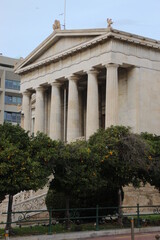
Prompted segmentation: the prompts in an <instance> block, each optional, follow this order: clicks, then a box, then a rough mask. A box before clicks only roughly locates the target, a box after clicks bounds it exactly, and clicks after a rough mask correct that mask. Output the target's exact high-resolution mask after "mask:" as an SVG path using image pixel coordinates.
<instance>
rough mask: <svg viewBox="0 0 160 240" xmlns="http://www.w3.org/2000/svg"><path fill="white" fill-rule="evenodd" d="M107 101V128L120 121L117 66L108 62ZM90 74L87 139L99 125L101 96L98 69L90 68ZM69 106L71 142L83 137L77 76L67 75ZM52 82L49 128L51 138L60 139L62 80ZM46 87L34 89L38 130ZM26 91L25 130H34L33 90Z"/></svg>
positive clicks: (42, 120) (88, 82) (38, 129)
mask: <svg viewBox="0 0 160 240" xmlns="http://www.w3.org/2000/svg"><path fill="white" fill-rule="evenodd" d="M105 67H106V100H105V101H106V103H105V128H107V127H109V126H111V125H117V124H118V65H116V64H107V65H106V66H105ZM86 74H87V110H86V129H85V132H86V136H85V137H86V139H88V138H89V136H90V135H92V134H93V133H94V132H95V131H97V129H98V128H99V98H98V77H97V75H98V71H97V70H96V69H94V68H93V69H90V70H89V71H87V72H86ZM67 79H68V106H67V109H68V111H67V125H66V127H67V141H72V140H74V139H76V138H78V137H81V136H80V126H79V122H80V111H79V95H78V81H79V78H78V77H77V75H75V74H73V75H72V76H70V77H68V78H67ZM54 81H55V82H53V83H51V108H50V121H49V122H50V128H49V129H50V131H49V136H50V137H51V138H52V139H56V140H58V139H61V131H62V126H61V123H62V119H61V118H62V114H61V106H62V102H61V83H60V82H58V81H57V82H56V79H55V80H54ZM44 90H45V88H44V87H43V86H39V87H37V88H36V89H35V92H36V105H35V129H34V132H35V133H36V132H37V131H40V132H44V125H45V124H44V121H45V120H44V115H45V106H44ZM22 94H23V107H22V109H23V113H24V129H25V130H27V131H31V93H30V92H29V91H27V90H26V91H25V92H23V93H22Z"/></svg>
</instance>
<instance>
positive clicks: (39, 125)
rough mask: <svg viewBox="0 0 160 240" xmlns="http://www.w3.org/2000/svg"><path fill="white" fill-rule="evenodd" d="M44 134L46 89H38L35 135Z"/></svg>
mask: <svg viewBox="0 0 160 240" xmlns="http://www.w3.org/2000/svg"><path fill="white" fill-rule="evenodd" d="M38 131H39V132H44V88H43V87H38V88H36V109H35V134H36V133H37V132H38Z"/></svg>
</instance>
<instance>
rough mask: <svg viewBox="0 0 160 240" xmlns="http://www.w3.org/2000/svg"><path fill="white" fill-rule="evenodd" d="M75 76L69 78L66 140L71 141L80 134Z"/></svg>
mask: <svg viewBox="0 0 160 240" xmlns="http://www.w3.org/2000/svg"><path fill="white" fill-rule="evenodd" d="M77 80H78V79H77V77H75V76H72V77H70V78H69V93H68V118H67V141H68V142H70V141H73V140H75V139H76V138H78V137H79V136H80V130H79V98H78V86H77Z"/></svg>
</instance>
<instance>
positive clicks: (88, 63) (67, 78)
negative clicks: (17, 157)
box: [16, 27, 160, 142]
mask: <svg viewBox="0 0 160 240" xmlns="http://www.w3.org/2000/svg"><path fill="white" fill-rule="evenodd" d="M159 49H160V44H159V43H158V42H157V41H154V40H152V39H148V38H146V39H145V38H143V39H142V37H141V36H137V35H133V34H128V33H125V32H121V31H117V30H115V29H112V28H110V27H108V28H106V29H93V30H55V31H54V32H53V33H52V34H51V35H50V37H49V38H47V39H46V40H45V41H44V42H43V43H42V44H41V45H40V46H39V47H38V48H36V49H35V51H33V52H32V53H31V54H30V55H29V56H28V57H27V58H26V59H25V60H24V61H23V62H22V63H21V64H20V65H19V66H18V67H17V69H16V73H19V74H20V75H21V82H22V84H21V91H22V94H23V113H24V128H25V130H28V131H30V132H31V133H32V132H34V133H35V134H36V133H37V131H40V132H44V133H46V134H48V135H49V136H50V137H51V138H52V139H61V140H64V141H69V142H70V141H74V140H75V139H77V138H81V137H83V138H85V139H88V138H89V137H90V136H91V135H92V134H93V133H94V132H96V131H97V129H99V128H101V127H103V128H107V127H109V126H111V125H126V126H130V127H131V128H132V130H133V131H135V132H141V131H149V132H153V133H159V131H160V130H159V129H160V126H159V122H160V110H158V108H156V109H155V110H154V109H153V108H152V107H150V105H149V104H148V105H146V102H148V99H149V98H150V101H152V103H153V105H156V104H157V103H156V101H158V99H159V101H160V97H159V94H158V93H157V92H156V90H154V89H159V88H160V77H159V76H160V51H159ZM148 53H149V54H148ZM153 62H154V64H153ZM152 76H154V79H155V84H156V85H157V88H156V87H155V88H154V89H153V91H151V90H152V87H151V88H150V86H153V84H152V82H151V81H152ZM153 92H154V93H153ZM33 93H34V95H35V105H34V107H33V104H32V96H33ZM152 94H156V98H154V99H153V98H152ZM156 99H157V100H156ZM147 108H149V109H148V110H147V111H146V109H147ZM149 112H150V113H151V114H149ZM151 116H153V118H152V119H151ZM31 119H32V120H33V121H31ZM158 119H159V120H158ZM31 122H34V124H33V123H31ZM144 122H145V124H144ZM151 122H152V123H153V122H154V123H153V124H151ZM33 125H34V126H33Z"/></svg>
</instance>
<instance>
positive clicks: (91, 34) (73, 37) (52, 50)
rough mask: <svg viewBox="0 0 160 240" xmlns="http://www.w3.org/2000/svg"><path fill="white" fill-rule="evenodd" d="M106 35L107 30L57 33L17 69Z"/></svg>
mask: <svg viewBox="0 0 160 240" xmlns="http://www.w3.org/2000/svg"><path fill="white" fill-rule="evenodd" d="M105 33H106V29H93V30H91V29H89V30H87V29H86V30H63V31H62V30H59V31H55V32H53V33H52V34H51V35H50V36H49V37H48V38H47V39H45V40H44V41H43V42H42V43H41V44H40V45H39V46H38V47H37V48H36V49H35V50H34V51H33V52H31V54H30V55H28V56H27V57H26V58H25V59H24V61H23V62H22V63H21V64H20V65H19V66H17V69H22V68H24V67H27V66H29V65H31V64H34V63H38V62H41V61H43V60H44V59H47V58H50V57H54V56H55V55H57V54H60V53H62V52H64V51H66V50H69V49H72V48H74V47H76V46H78V45H81V44H83V43H85V42H88V41H90V40H92V39H94V38H96V37H98V36H101V35H103V34H105ZM17 69H16V70H17Z"/></svg>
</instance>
